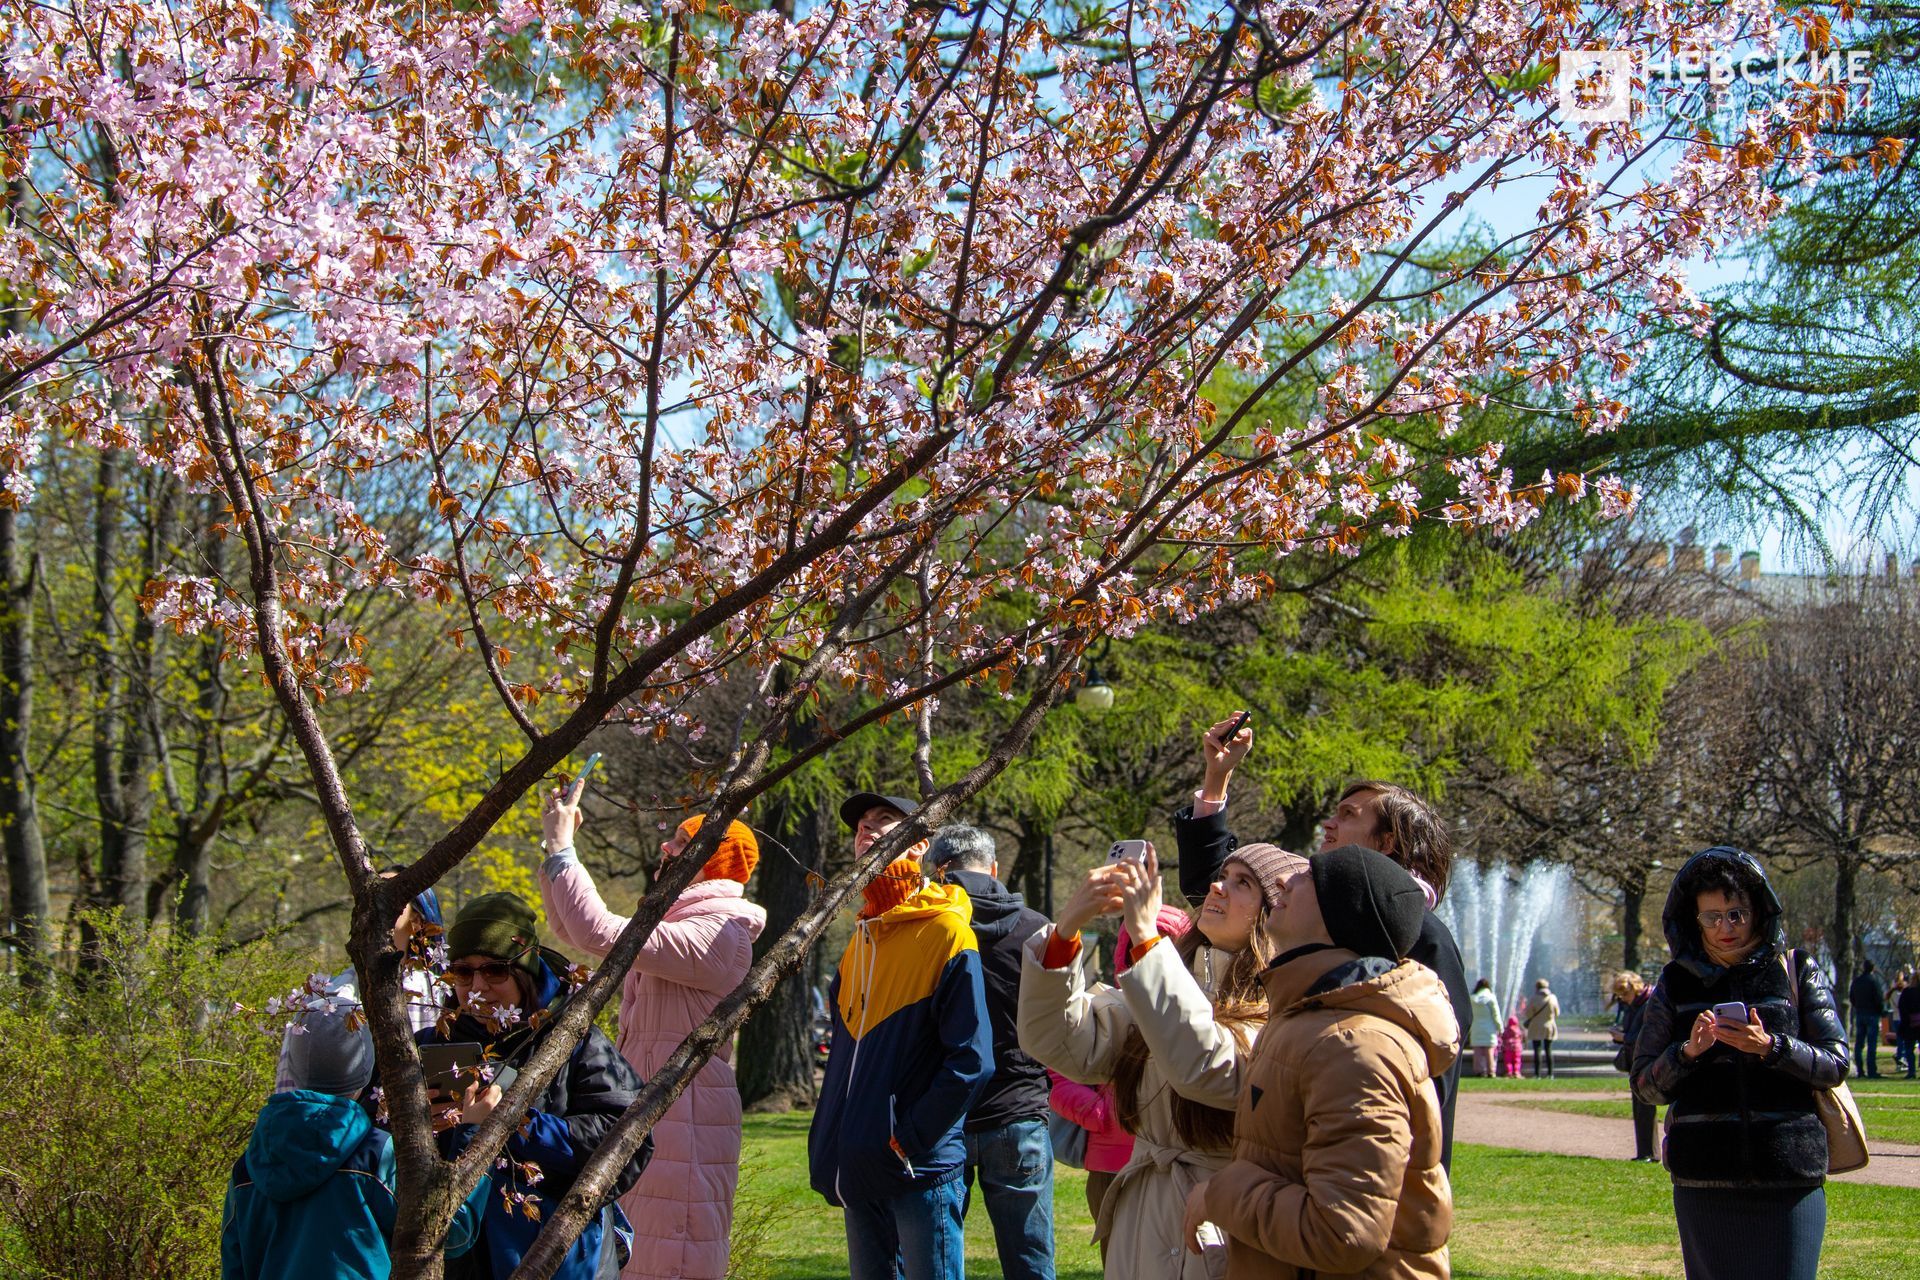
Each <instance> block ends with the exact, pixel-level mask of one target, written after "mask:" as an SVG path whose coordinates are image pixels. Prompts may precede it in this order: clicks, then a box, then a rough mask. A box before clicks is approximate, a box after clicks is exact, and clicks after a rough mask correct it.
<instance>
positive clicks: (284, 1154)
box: [220, 1089, 490, 1280]
mask: <svg viewBox="0 0 1920 1280" xmlns="http://www.w3.org/2000/svg"><path fill="white" fill-rule="evenodd" d="M489 1190H490V1186H489V1183H488V1180H487V1179H486V1178H485V1177H482V1178H481V1179H480V1182H479V1185H478V1186H476V1187H474V1189H473V1194H472V1195H470V1196H468V1197H467V1199H466V1201H465V1202H464V1203H463V1204H461V1206H460V1207H459V1208H458V1209H456V1210H454V1214H453V1223H452V1225H450V1226H449V1227H448V1228H447V1241H446V1251H447V1256H448V1257H450V1258H457V1257H460V1256H461V1255H462V1254H464V1253H466V1252H467V1251H468V1250H469V1249H471V1248H472V1247H473V1242H474V1238H475V1236H477V1235H478V1234H479V1227H480V1215H481V1214H482V1213H483V1212H484V1211H485V1206H486V1201H487V1193H488V1191H489ZM394 1212H395V1200H394V1165H393V1139H392V1138H390V1137H389V1136H388V1135H387V1134H386V1133H385V1132H384V1131H382V1130H380V1129H376V1128H374V1126H373V1121H372V1120H370V1119H368V1117H367V1112H366V1108H364V1107H362V1106H361V1105H360V1104H359V1103H358V1102H356V1101H355V1100H354V1099H352V1098H343V1097H337V1096H335V1095H334V1094H331V1093H313V1092H310V1091H308V1090H304V1089H296V1090H291V1091H288V1092H285V1093H276V1094H274V1095H273V1096H272V1097H270V1098H268V1099H267V1105H266V1106H264V1107H262V1108H260V1116H259V1118H258V1119H257V1120H255V1121H254V1124H253V1137H252V1138H251V1139H249V1140H248V1142H247V1150H246V1154H244V1155H242V1156H241V1157H240V1158H239V1159H238V1160H236V1161H234V1164H233V1177H232V1178H231V1180H229V1182H228V1183H227V1204H226V1213H225V1217H224V1221H223V1222H222V1224H221V1229H220V1276H221V1280H386V1277H387V1274H388V1272H389V1271H391V1270H392V1263H391V1260H390V1258H389V1256H388V1242H389V1241H390V1240H391V1239H392V1238H393V1224H394Z"/></svg>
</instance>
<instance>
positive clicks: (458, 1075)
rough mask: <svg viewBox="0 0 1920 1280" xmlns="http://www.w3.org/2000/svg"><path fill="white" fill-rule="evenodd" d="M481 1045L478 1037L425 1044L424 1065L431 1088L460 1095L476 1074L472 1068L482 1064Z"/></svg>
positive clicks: (423, 1051) (428, 1085) (421, 1059)
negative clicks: (476, 1038)
mask: <svg viewBox="0 0 1920 1280" xmlns="http://www.w3.org/2000/svg"><path fill="white" fill-rule="evenodd" d="M480 1056H481V1049H480V1046H479V1044H477V1043H476V1042H474V1041H471V1040H467V1041H461V1042H459V1043H456V1044H423V1045H421V1046H420V1066H421V1068H422V1070H424V1071H425V1072H426V1076H427V1092H428V1093H444V1094H452V1095H454V1096H456V1097H457V1096H459V1094H460V1093H461V1091H462V1090H464V1089H465V1088H466V1087H467V1085H469V1084H471V1083H472V1081H473V1077H472V1075H471V1074H467V1073H470V1072H471V1069H472V1068H474V1067H477V1066H479V1065H480Z"/></svg>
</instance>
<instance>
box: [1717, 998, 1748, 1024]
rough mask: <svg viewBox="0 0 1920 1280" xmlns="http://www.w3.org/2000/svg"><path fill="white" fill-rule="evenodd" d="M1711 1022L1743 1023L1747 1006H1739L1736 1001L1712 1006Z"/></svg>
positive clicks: (1745, 1018)
mask: <svg viewBox="0 0 1920 1280" xmlns="http://www.w3.org/2000/svg"><path fill="white" fill-rule="evenodd" d="M1713 1020H1714V1021H1715V1022H1745V1021H1746V1020H1747V1006H1745V1005H1744V1004H1741V1003H1740V1002H1739V1001H1738V1000H1729V1001H1728V1002H1727V1003H1726V1004H1717V1005H1715V1006H1713Z"/></svg>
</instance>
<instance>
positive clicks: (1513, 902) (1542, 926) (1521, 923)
mask: <svg viewBox="0 0 1920 1280" xmlns="http://www.w3.org/2000/svg"><path fill="white" fill-rule="evenodd" d="M1570 885H1571V880H1570V879H1569V877H1568V875H1567V869H1566V868H1565V867H1563V866H1557V865H1551V864H1547V863H1535V864H1534V865H1532V866H1530V867H1526V868H1522V869H1516V868H1512V867H1507V866H1503V865H1497V864H1496V865H1493V866H1486V867H1483V866H1481V865H1480V864H1479V863H1477V862H1475V861H1473V860H1472V859H1471V858H1460V859H1456V860H1455V862H1454V864H1453V873H1452V875H1451V876H1449V877H1448V880H1447V896H1446V898H1445V899H1444V900H1443V901H1442V902H1441V903H1440V906H1439V907H1438V908H1437V910H1436V911H1435V914H1436V915H1438V916H1439V917H1440V918H1441V919H1442V920H1443V921H1445V922H1446V925H1447V927H1448V928H1449V929H1451V930H1453V936H1454V940H1455V941H1457V942H1458V943H1459V944H1460V957H1461V959H1462V960H1463V961H1464V962H1465V964H1466V970H1467V978H1468V981H1470V982H1471V981H1477V980H1478V979H1480V978H1485V979H1487V980H1488V981H1489V982H1491V983H1492V984H1493V994H1494V996H1495V998H1496V999H1498V1000H1499V1001H1500V1017H1501V1020H1502V1021H1505V1020H1506V1017H1507V1015H1508V1014H1510V1013H1512V1012H1513V1011H1514V1009H1515V1007H1516V1006H1517V1005H1518V1004H1519V1002H1520V997H1521V994H1522V993H1523V991H1524V992H1525V993H1526V994H1531V993H1532V986H1531V982H1530V979H1531V978H1532V977H1537V976H1540V975H1538V974H1534V975H1530V974H1529V973H1528V972H1527V966H1528V965H1529V964H1530V963H1531V957H1532V955H1533V948H1534V944H1535V943H1536V942H1537V941H1540V940H1541V938H1542V935H1543V933H1546V934H1547V935H1548V937H1549V939H1551V938H1552V937H1554V936H1557V930H1554V929H1552V928H1551V927H1552V926H1555V925H1558V924H1561V923H1562V922H1563V921H1562V917H1563V915H1564V910H1563V908H1564V907H1565V904H1566V902H1567V896H1568V895H1567V890H1568V888H1569V886H1570Z"/></svg>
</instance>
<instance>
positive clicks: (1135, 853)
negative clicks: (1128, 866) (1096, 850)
mask: <svg viewBox="0 0 1920 1280" xmlns="http://www.w3.org/2000/svg"><path fill="white" fill-rule="evenodd" d="M1152 847H1153V846H1151V845H1149V844H1148V843H1147V842H1146V841H1145V840H1116V841H1114V843H1113V845H1112V846H1111V847H1109V848H1108V850H1107V861H1108V862H1109V863H1114V862H1131V863H1133V864H1134V865H1135V866H1136V867H1144V866H1146V865H1147V850H1148V849H1150V848H1152Z"/></svg>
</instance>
